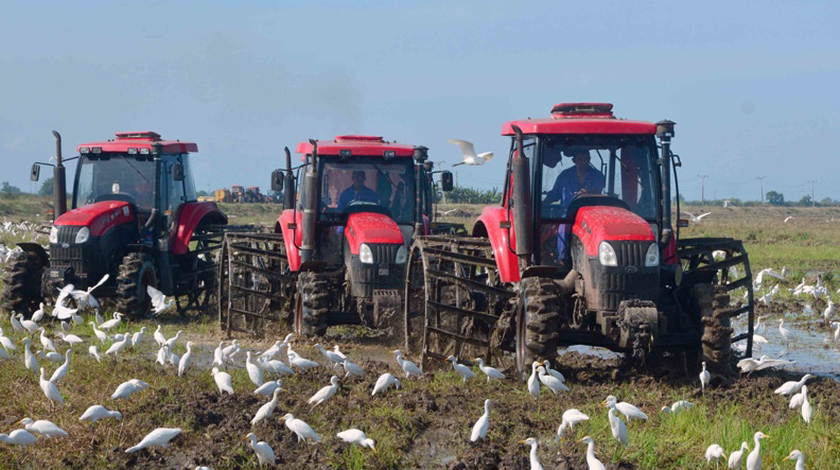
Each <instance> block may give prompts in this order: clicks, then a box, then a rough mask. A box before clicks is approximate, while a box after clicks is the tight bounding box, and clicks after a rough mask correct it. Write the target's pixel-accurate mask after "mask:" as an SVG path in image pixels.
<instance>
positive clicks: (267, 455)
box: [242, 432, 275, 468]
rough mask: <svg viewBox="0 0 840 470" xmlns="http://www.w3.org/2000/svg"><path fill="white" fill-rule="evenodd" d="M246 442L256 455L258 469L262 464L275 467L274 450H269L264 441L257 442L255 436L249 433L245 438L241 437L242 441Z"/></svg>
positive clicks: (269, 447)
mask: <svg viewBox="0 0 840 470" xmlns="http://www.w3.org/2000/svg"><path fill="white" fill-rule="evenodd" d="M246 439H247V440H248V445H250V446H251V448H252V449H254V453H255V454H257V460H259V462H260V468H262V466H263V465H264V464H268V465H271V466H274V465H275V462H274V449H272V448H271V446H270V445H268V444H267V443H266V442H265V441H259V442H257V436H256V435H255V434H254V433H252V432H250V433H248V435H247V436H245V437H243V438H242V440H243V441H244V440H246Z"/></svg>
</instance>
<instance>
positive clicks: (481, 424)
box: [470, 399, 490, 442]
mask: <svg viewBox="0 0 840 470" xmlns="http://www.w3.org/2000/svg"><path fill="white" fill-rule="evenodd" d="M489 421H490V400H489V399H488V400H484V414H483V415H481V417H480V418H478V421H476V422H475V424H474V425H473V428H472V433H471V434H470V442H475V441H477V440H479V439H484V437H486V436H487V426H488V424H489Z"/></svg>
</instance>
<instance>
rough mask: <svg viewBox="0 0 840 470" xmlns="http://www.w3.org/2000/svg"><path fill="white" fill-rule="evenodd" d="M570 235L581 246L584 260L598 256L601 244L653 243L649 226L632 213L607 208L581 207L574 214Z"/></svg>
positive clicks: (615, 208) (621, 209)
mask: <svg viewBox="0 0 840 470" xmlns="http://www.w3.org/2000/svg"><path fill="white" fill-rule="evenodd" d="M572 234H574V235H575V236H576V237H578V238H579V239H580V241H581V243H582V244H583V248H584V251H585V252H586V256H589V257H595V256H598V245H599V244H600V243H601V242H602V241H651V242H652V241H654V240H656V237H655V236H654V234H653V230H651V228H650V224H649V223H648V222H647V221H645V219H643V218H641V217H639V216H638V215H636V214H634V213H633V212H631V211H629V210H627V209H624V208H621V207H611V206H585V207H581V208H580V209H578V211H577V216H576V217H575V223H574V225H573V226H572Z"/></svg>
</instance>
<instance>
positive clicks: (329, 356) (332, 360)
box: [315, 344, 344, 367]
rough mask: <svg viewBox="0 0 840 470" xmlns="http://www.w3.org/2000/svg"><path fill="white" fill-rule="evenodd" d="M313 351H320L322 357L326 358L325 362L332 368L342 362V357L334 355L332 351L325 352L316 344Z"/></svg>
mask: <svg viewBox="0 0 840 470" xmlns="http://www.w3.org/2000/svg"><path fill="white" fill-rule="evenodd" d="M315 349H317V350H318V351H321V354H323V355H324V357H326V358H327V360H328V361H330V363H331V364H332V365H333V367H335V366H337V365H339V364H341V363H342V362H344V358H343V357H341V356H339V355H338V354H336V353H334V352H333V351H327V350H326V349H324V347H323V346H321V345H320V344H316V345H315Z"/></svg>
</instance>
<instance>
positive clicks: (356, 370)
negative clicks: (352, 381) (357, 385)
mask: <svg viewBox="0 0 840 470" xmlns="http://www.w3.org/2000/svg"><path fill="white" fill-rule="evenodd" d="M341 365H342V366H344V372H345V374H344V378H345V379H347V377H350V376H351V375H352V376H356V377H362V376H364V375H365V370H364V369H362V367H361V366H360V365H358V364H356V363H355V362H352V361H350V359H347V358H345V359H344V361H343V362H342V363H341Z"/></svg>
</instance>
